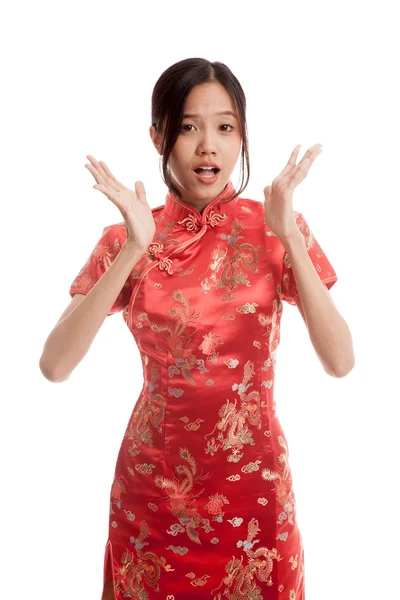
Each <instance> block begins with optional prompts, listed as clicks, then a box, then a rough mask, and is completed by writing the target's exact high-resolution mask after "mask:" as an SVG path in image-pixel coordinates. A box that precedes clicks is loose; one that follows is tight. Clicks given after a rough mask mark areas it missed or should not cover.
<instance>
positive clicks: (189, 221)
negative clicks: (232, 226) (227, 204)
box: [178, 210, 227, 234]
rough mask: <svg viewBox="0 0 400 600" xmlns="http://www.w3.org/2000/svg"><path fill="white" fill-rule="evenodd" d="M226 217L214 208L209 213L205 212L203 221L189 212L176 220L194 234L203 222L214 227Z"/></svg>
mask: <svg viewBox="0 0 400 600" xmlns="http://www.w3.org/2000/svg"><path fill="white" fill-rule="evenodd" d="M226 219H227V216H226V214H221V213H219V212H217V211H216V210H211V211H210V212H209V213H207V215H206V218H205V221H204V223H202V221H201V220H200V219H199V218H198V217H196V215H194V214H190V215H189V216H188V217H186V218H185V219H182V220H181V221H178V225H182V227H186V230H187V231H190V233H192V234H194V233H196V232H197V231H198V230H199V229H200V228H201V226H202V225H204V224H205V225H208V226H211V227H215V226H216V225H219V224H220V223H223V222H224V221H225V220H226Z"/></svg>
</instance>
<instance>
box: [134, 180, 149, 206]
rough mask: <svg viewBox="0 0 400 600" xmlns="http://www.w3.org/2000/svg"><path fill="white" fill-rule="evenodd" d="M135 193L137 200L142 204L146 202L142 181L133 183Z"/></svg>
mask: <svg viewBox="0 0 400 600" xmlns="http://www.w3.org/2000/svg"><path fill="white" fill-rule="evenodd" d="M135 193H136V195H137V197H138V198H139V200H142V201H143V202H147V199H146V190H145V189H144V185H143V182H142V181H135Z"/></svg>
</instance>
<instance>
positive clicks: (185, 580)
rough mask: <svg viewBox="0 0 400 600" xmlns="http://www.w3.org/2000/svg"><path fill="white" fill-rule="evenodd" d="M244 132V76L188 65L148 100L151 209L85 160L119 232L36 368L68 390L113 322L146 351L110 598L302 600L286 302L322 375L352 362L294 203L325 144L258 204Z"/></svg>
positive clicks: (320, 263)
mask: <svg viewBox="0 0 400 600" xmlns="http://www.w3.org/2000/svg"><path fill="white" fill-rule="evenodd" d="M246 128H247V126H246V100H245V95H244V93H243V90H242V87H241V86H240V83H239V82H238V80H237V78H236V77H235V76H234V75H233V74H232V72H231V71H230V70H229V69H228V67H227V66H226V65H224V64H223V63H220V62H209V61H207V60H204V59H201V58H191V59H187V60H183V61H181V62H179V63H177V64H174V65H172V66H171V67H170V68H169V69H167V70H166V71H165V72H164V73H163V74H162V75H161V77H160V78H159V80H158V81H157V83H156V85H155V88H154V91H153V95H152V125H151V127H150V135H151V139H152V141H153V143H154V145H155V147H156V149H157V150H158V152H159V154H160V155H161V156H162V159H163V162H162V170H163V180H164V182H165V183H166V185H167V187H168V193H167V195H166V198H165V203H164V204H163V205H161V206H158V207H157V208H153V209H152V208H150V206H149V204H148V203H147V199H146V192H145V188H144V185H143V183H142V182H141V181H136V182H135V191H133V190H130V189H129V188H126V187H125V186H124V185H122V183H120V182H119V181H117V179H116V178H115V177H114V175H113V174H112V173H111V172H110V170H109V168H108V167H107V166H106V164H105V163H104V162H101V161H97V160H96V159H95V158H94V157H92V156H88V157H87V158H88V159H89V161H90V164H87V165H86V167H87V168H88V170H89V171H90V172H91V173H92V175H93V177H94V179H95V180H96V185H94V186H93V187H94V188H96V189H97V190H99V191H100V192H102V193H103V194H104V195H105V196H106V197H107V198H108V199H109V200H111V202H113V203H114V204H115V205H116V206H117V207H118V209H119V210H120V212H121V214H122V217H123V222H122V223H116V224H113V225H109V226H107V227H105V229H104V231H103V235H102V236H101V238H100V239H99V241H98V242H97V244H96V245H95V247H94V249H93V252H92V253H91V255H90V257H89V258H88V260H87V262H86V263H85V264H84V266H83V267H82V269H81V270H80V272H79V274H78V276H77V277H76V279H75V280H74V281H73V283H72V285H71V288H70V294H71V296H72V301H71V303H70V305H69V306H68V308H67V309H66V311H65V312H64V313H63V315H61V317H60V320H59V322H58V324H57V325H56V327H55V328H54V330H53V331H52V332H51V334H50V336H49V338H48V340H47V342H46V345H45V348H44V351H43V355H42V358H41V363H40V366H41V369H42V372H43V374H44V375H45V376H46V377H47V378H48V379H49V380H51V381H63V380H65V379H67V378H68V377H69V376H70V374H71V373H72V371H73V370H74V368H75V367H76V366H77V364H78V363H79V362H80V360H81V359H82V358H83V356H84V355H85V354H86V352H87V350H88V348H89V347H90V345H91V343H92V341H93V339H94V337H95V335H96V333H97V331H98V330H99V328H100V327H101V325H102V323H103V321H104V319H105V317H106V316H107V315H111V314H113V313H115V312H118V311H123V313H122V314H123V318H124V320H125V322H126V324H127V326H128V327H129V329H130V331H131V332H132V334H133V336H134V338H135V341H136V343H137V344H138V347H139V350H140V354H141V359H142V363H143V378H144V381H143V388H142V391H141V393H140V395H139V397H138V398H137V401H136V403H135V404H134V406H133V411H132V414H131V417H130V419H129V422H128V425H127V427H126V430H125V434H124V437H123V441H122V444H121V448H120V451H119V454H118V458H117V462H116V468H115V476H114V480H113V482H112V486H111V494H110V522H109V536H108V540H107V543H106V547H105V557H104V588H103V600H110V599H114V598H115V600H123V599H125V598H132V599H135V600H139V599H149V600H152V599H155V598H160V599H162V600H188V599H192V598H193V599H195V598H204V599H206V598H209V599H211V600H225V599H231V600H233V599H235V600H239V599H242V600H248V599H249V598H254V599H257V600H262V599H265V600H278V599H279V600H283V599H285V600H301V599H304V597H305V596H304V589H305V584H304V554H303V544H302V538H301V534H300V531H299V528H298V526H297V521H296V509H295V496H294V492H293V487H292V479H291V471H290V467H289V462H288V444H287V440H286V437H285V434H284V432H283V430H282V427H281V425H280V422H279V419H278V417H277V414H276V411H275V401H274V373H275V365H276V353H277V348H278V345H279V339H280V338H279V331H280V329H279V328H280V319H281V314H282V306H283V305H282V301H283V300H285V301H286V302H288V303H290V304H293V305H297V307H298V309H299V311H300V313H301V315H302V317H303V319H304V321H305V324H306V326H307V327H308V331H309V334H310V339H311V341H312V344H313V346H314V348H315V350H316V352H317V354H318V356H319V358H320V360H321V362H322V364H323V366H324V369H325V370H326V372H327V373H329V374H330V375H332V376H336V377H343V376H344V375H346V374H347V373H348V372H349V371H350V370H351V369H352V367H353V365H354V355H353V349H352V340H351V334H350V331H349V329H348V326H347V324H346V322H345V321H344V319H343V318H342V316H341V315H340V314H339V313H338V311H337V310H336V308H335V306H334V303H333V301H332V299H331V297H330V294H329V292H328V289H329V288H331V287H332V285H333V284H334V283H335V281H337V275H336V273H335V271H334V269H333V267H332V265H331V264H330V262H329V260H328V258H327V257H326V255H325V254H324V253H323V251H322V249H321V247H320V245H319V244H318V242H317V241H316V239H315V237H314V236H313V234H312V232H311V230H310V228H309V227H308V224H307V222H306V220H305V218H304V216H303V215H302V214H301V213H299V212H296V211H294V210H293V205H292V194H293V190H294V188H295V187H296V186H297V185H298V184H299V183H300V182H301V181H302V180H303V179H304V177H305V176H306V175H307V173H308V171H309V169H310V167H311V165H312V163H313V161H314V160H315V158H316V157H317V156H318V155H319V153H320V151H321V148H320V144H317V145H315V146H313V147H312V148H310V149H309V150H308V151H307V152H306V154H305V155H304V157H303V158H302V159H301V160H300V162H299V164H296V159H297V156H298V153H299V149H300V146H297V147H296V148H295V149H294V151H293V152H292V154H291V156H290V159H289V161H288V163H287V165H286V166H285V167H284V169H283V171H282V172H281V173H280V175H279V176H278V177H277V178H276V179H275V180H274V181H273V183H272V185H271V186H267V187H266V188H265V189H264V196H265V201H264V202H260V201H257V200H251V199H249V198H246V197H244V196H243V195H242V192H243V190H244V189H245V187H246V185H247V182H248V179H249V156H248V141H247V134H246ZM239 154H240V155H241V158H242V164H241V166H242V169H241V187H240V189H239V191H236V190H235V188H234V186H233V184H232V182H231V180H230V176H231V173H232V171H233V170H234V167H235V165H236V162H237V159H238V157H239ZM244 159H245V162H246V166H247V170H248V172H247V179H246V181H245V182H244V177H243V172H244V171H243V164H244Z"/></svg>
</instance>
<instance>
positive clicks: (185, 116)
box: [183, 110, 237, 119]
mask: <svg viewBox="0 0 400 600" xmlns="http://www.w3.org/2000/svg"><path fill="white" fill-rule="evenodd" d="M217 115H230V116H231V117H234V118H235V119H237V116H236V115H235V113H233V112H232V111H231V110H223V111H221V112H217V113H215V116H217ZM199 117H200V115H196V114H194V113H185V114H184V115H183V118H184V119H186V118H187V119H198V118H199Z"/></svg>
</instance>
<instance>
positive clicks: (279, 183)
mask: <svg viewBox="0 0 400 600" xmlns="http://www.w3.org/2000/svg"><path fill="white" fill-rule="evenodd" d="M300 146H301V144H299V145H298V146H296V148H295V149H294V150H293V152H292V154H291V156H290V158H289V160H288V163H287V165H286V166H285V168H284V169H283V170H282V171H281V173H280V174H279V175H278V177H276V178H275V179H274V181H273V182H272V186H267V187H265V188H264V196H265V203H264V208H265V223H266V225H268V227H269V228H270V229H271V231H273V232H274V233H275V235H276V236H278V237H279V238H280V239H281V240H282V241H285V240H287V239H289V238H290V237H292V236H295V235H297V234H298V232H299V230H298V227H297V224H296V220H295V218H294V214H293V190H294V189H295V187H296V186H297V185H299V183H301V182H302V181H303V179H304V178H305V177H306V175H307V174H308V171H309V170H310V167H311V165H312V163H313V162H314V160H315V159H316V158H317V156H319V154H321V152H322V149H321V147H322V144H315V145H314V146H311V148H309V149H308V150H307V152H306V153H305V155H304V156H303V158H302V159H301V161H300V162H299V164H298V165H296V160H297V157H298V154H299V151H300Z"/></svg>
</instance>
